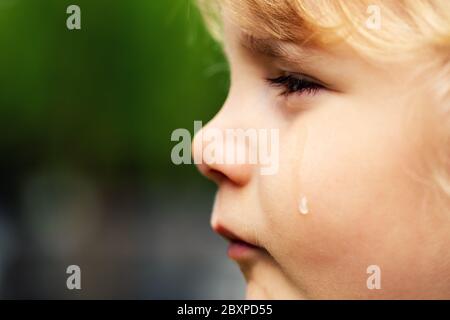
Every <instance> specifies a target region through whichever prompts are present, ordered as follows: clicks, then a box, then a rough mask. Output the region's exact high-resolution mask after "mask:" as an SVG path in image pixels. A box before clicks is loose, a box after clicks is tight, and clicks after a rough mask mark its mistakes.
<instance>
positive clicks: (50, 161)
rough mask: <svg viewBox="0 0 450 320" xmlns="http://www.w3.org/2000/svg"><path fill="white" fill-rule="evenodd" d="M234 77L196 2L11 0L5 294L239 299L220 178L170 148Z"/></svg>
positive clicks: (4, 117)
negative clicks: (71, 24)
mask: <svg viewBox="0 0 450 320" xmlns="http://www.w3.org/2000/svg"><path fill="white" fill-rule="evenodd" d="M71 4H76V5H78V6H79V7H80V8H81V27H82V28H81V30H68V29H67V27H66V19H67V18H68V16H69V14H67V13H66V9H67V7H68V6H69V5H71ZM227 87H228V70H227V65H226V63H225V60H224V57H223V55H222V52H221V49H220V47H219V45H218V44H216V43H215V42H214V41H213V40H212V39H211V38H210V36H209V35H208V33H207V31H206V30H205V28H204V26H203V24H202V21H201V17H200V14H199V12H198V10H197V9H196V7H195V5H194V3H193V1H191V0H129V1H125V0H120V1H106V0H77V1H65V0H39V1H31V0H0V126H1V135H0V178H1V183H0V279H1V280H0V297H2V298H143V299H147V298H234V297H239V296H237V295H238V294H239V292H240V289H241V288H240V287H239V286H240V277H239V276H238V274H237V269H236V268H234V266H231V265H230V263H229V262H228V261H227V260H225V251H224V247H223V244H222V241H221V240H219V239H217V237H216V236H214V235H213V234H212V232H211V231H210V230H209V222H208V220H209V214H210V206H211V204H212V201H213V195H214V186H213V185H212V184H211V183H209V182H207V181H206V180H205V179H203V178H202V177H201V176H200V175H199V174H198V173H197V171H196V169H195V167H194V166H193V165H181V166H175V165H174V164H172V162H171V159H170V152H171V148H172V147H173V146H174V145H175V142H172V141H171V140H170V136H171V133H172V131H173V130H175V129H176V128H187V129H188V130H189V131H191V132H192V131H193V123H194V120H202V121H203V122H204V123H206V122H207V121H208V120H209V119H210V118H211V117H212V116H213V115H214V114H215V113H216V112H217V111H218V110H219V108H220V106H221V104H222V102H223V101H224V99H225V97H226V92H227ZM222 256H223V258H222ZM70 264H77V265H80V267H81V269H82V274H83V278H82V283H83V285H82V287H83V289H82V290H80V291H77V292H75V291H70V290H67V288H66V286H65V280H66V278H67V275H66V273H65V268H66V266H68V265H70Z"/></svg>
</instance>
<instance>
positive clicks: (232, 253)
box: [227, 241, 262, 260]
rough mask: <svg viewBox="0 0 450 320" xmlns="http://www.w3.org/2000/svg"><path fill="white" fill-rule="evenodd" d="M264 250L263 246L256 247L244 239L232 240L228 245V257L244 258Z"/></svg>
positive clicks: (233, 258) (234, 258)
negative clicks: (243, 240)
mask: <svg viewBox="0 0 450 320" xmlns="http://www.w3.org/2000/svg"><path fill="white" fill-rule="evenodd" d="M260 251H262V249H261V248H259V247H255V246H253V245H251V244H249V243H246V242H242V241H232V242H230V245H229V246H228V251H227V254H228V257H229V258H230V259H232V260H244V259H248V258H250V257H251V256H254V255H255V254H257V253H258V252H260Z"/></svg>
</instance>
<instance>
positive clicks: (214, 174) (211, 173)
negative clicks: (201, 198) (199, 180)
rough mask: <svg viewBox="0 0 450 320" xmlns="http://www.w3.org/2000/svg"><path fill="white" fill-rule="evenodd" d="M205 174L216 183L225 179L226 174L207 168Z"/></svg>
mask: <svg viewBox="0 0 450 320" xmlns="http://www.w3.org/2000/svg"><path fill="white" fill-rule="evenodd" d="M207 176H208V177H209V178H210V179H211V180H213V181H214V182H215V183H217V184H219V183H221V182H222V181H224V180H225V179H227V176H226V175H224V174H223V173H222V172H220V171H218V170H215V169H209V170H208V172H207Z"/></svg>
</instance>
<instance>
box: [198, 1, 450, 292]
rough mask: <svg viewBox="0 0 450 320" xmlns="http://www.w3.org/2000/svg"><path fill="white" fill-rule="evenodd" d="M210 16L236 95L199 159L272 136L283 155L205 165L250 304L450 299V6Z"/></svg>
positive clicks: (233, 5) (358, 6)
mask: <svg viewBox="0 0 450 320" xmlns="http://www.w3.org/2000/svg"><path fill="white" fill-rule="evenodd" d="M200 7H201V9H202V12H203V14H204V16H205V20H206V22H207V23H208V26H209V28H210V30H211V32H212V33H213V35H214V36H215V37H216V38H217V39H218V40H219V41H221V42H222V43H223V48H224V51H225V54H226V56H227V58H228V62H229V65H230V70H231V87H230V91H229V96H228V98H227V100H226V102H225V104H224V105H223V107H222V109H221V111H220V112H219V113H218V114H217V115H216V117H215V118H214V119H212V120H211V121H210V122H209V124H208V125H207V126H206V127H204V128H203V129H202V130H201V131H200V132H199V133H197V136H196V139H195V140H194V143H193V150H194V158H197V159H205V158H207V155H208V154H209V155H212V154H216V155H217V154H218V153H222V154H225V155H226V154H227V152H230V150H235V149H236V148H237V149H238V150H247V151H249V150H253V148H260V147H261V144H264V143H266V144H267V143H268V141H269V142H270V144H271V145H270V146H269V148H272V149H271V150H275V151H277V152H278V157H277V158H275V159H277V162H278V163H277V170H276V172H274V173H273V174H263V173H262V171H261V170H259V169H260V166H261V163H259V162H250V161H231V160H232V158H233V157H229V158H227V157H223V158H222V159H228V160H229V161H215V160H214V157H212V158H211V157H209V158H208V159H205V161H198V162H197V163H198V167H199V170H200V171H201V173H203V174H204V175H205V176H207V177H209V178H211V179H213V180H214V181H215V182H216V183H217V184H218V193H217V196H216V201H215V205H214V210H213V214H212V219H211V224H212V227H213V229H214V230H215V231H216V232H217V233H219V234H220V235H222V236H223V237H225V238H226V239H228V240H229V241H230V247H229V250H228V255H229V256H230V258H231V259H233V260H235V261H236V262H237V263H238V264H239V267H240V269H241V271H242V273H243V275H244V277H245V279H246V282H247V294H246V295H247V298H249V299H336V298H338V299H339V298H349V299H422V298H423V299H435V298H437V299H450V158H449V157H450V143H449V142H450V121H449V119H450V114H449V112H450V110H449V107H450V95H449V94H450V93H449V92H450V91H449V88H450V81H449V80H450V61H449V59H450V2H449V1H448V0H442V1H439V0H414V1H407V0H399V1H388V0H378V1H376V0H370V1H365V0H352V1H344V0H342V1H338V0H335V1H331V0H314V1H313V0H203V1H200ZM212 129H214V130H215V132H217V131H219V132H225V131H227V130H228V131H231V132H232V131H233V130H255V131H258V132H259V131H260V130H276V132H277V133H278V137H279V139H278V140H270V139H260V140H259V141H257V142H256V143H249V141H248V139H237V140H236V139H231V140H230V139H228V140H226V142H225V144H224V145H223V146H221V148H219V147H218V146H214V144H211V143H209V144H208V143H206V144H205V141H201V140H204V139H205V136H207V133H208V131H209V130H212ZM249 136H250V135H248V136H246V138H248V137H249ZM210 142H211V141H210ZM253 142H254V141H253ZM208 148H209V150H205V149H208ZM216 160H217V159H216Z"/></svg>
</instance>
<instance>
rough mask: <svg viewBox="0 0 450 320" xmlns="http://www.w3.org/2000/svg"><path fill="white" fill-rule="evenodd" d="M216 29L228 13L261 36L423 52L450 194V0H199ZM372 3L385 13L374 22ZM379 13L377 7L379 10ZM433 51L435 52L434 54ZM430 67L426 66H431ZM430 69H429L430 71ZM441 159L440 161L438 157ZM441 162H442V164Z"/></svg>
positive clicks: (437, 169) (383, 54) (389, 54)
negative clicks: (371, 21) (371, 22)
mask: <svg viewBox="0 0 450 320" xmlns="http://www.w3.org/2000/svg"><path fill="white" fill-rule="evenodd" d="M197 2H198V4H199V7H200V9H201V11H202V12H203V16H204V19H205V22H206V24H207V26H208V28H209V30H210V32H211V34H212V35H213V36H214V37H215V38H216V39H217V40H219V41H221V39H222V24H221V21H222V16H223V15H224V14H226V15H227V17H229V18H231V19H232V20H233V22H234V23H236V24H237V25H238V26H239V27H240V28H241V29H242V30H243V32H245V33H249V34H251V35H253V36H255V37H258V38H274V39H278V40H281V41H290V42H296V43H301V44H303V45H312V46H319V47H326V46H327V45H329V44H330V43H333V42H335V41H342V40H344V41H345V42H346V43H348V44H349V45H350V46H351V47H352V48H354V49H355V51H356V52H358V53H361V54H362V55H365V56H370V57H373V58H375V59H392V58H394V57H397V56H398V55H399V54H401V55H403V56H404V55H405V54H414V55H417V54H420V53H422V54H423V55H424V56H425V57H427V58H428V60H429V62H428V63H426V66H425V65H424V66H423V67H424V68H423V70H422V71H423V72H424V74H425V72H428V73H430V71H433V73H432V74H433V79H434V81H432V82H433V85H432V86H433V88H431V89H432V90H433V97H435V98H436V99H435V100H436V105H439V106H440V109H439V110H438V113H437V115H438V116H439V119H440V121H441V122H442V126H441V127H440V128H439V130H440V131H441V132H439V137H440V138H439V141H433V142H430V141H429V143H432V144H435V146H434V149H433V150H434V152H433V154H432V158H433V165H431V166H430V169H432V175H433V177H434V179H433V182H434V186H438V187H439V188H438V189H439V191H440V194H441V195H442V193H443V194H444V200H445V201H446V202H447V201H448V200H450V1H449V0H352V1H348V0H347V1H346V0H197ZM371 9H374V10H375V11H376V10H378V12H379V13H380V18H381V20H380V25H379V28H370V26H369V25H368V21H369V20H368V19H370V16H371V14H372V11H371ZM375 14H376V13H375ZM429 57H432V58H431V59H430V58H429ZM425 67H426V68H425ZM425 69H426V70H427V71H425ZM437 162H438V163H437ZM437 164H438V165H437Z"/></svg>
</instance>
